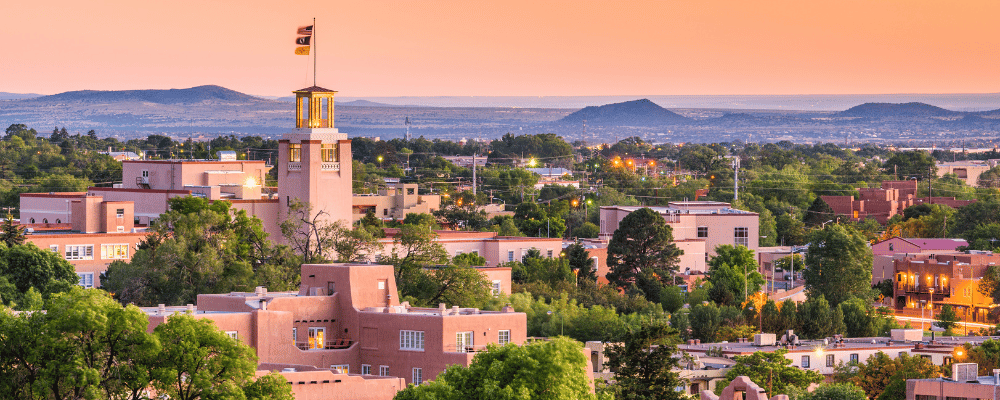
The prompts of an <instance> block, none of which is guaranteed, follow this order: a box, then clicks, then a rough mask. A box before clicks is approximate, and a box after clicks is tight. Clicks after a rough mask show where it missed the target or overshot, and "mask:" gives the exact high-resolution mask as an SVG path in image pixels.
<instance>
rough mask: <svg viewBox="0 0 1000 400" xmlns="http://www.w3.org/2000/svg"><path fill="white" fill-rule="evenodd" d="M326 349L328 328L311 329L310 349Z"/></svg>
mask: <svg viewBox="0 0 1000 400" xmlns="http://www.w3.org/2000/svg"><path fill="white" fill-rule="evenodd" d="M323 348H326V328H319V327H310V328H309V349H323Z"/></svg>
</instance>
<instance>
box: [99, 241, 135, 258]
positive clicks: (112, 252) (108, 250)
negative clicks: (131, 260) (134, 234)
mask: <svg viewBox="0 0 1000 400" xmlns="http://www.w3.org/2000/svg"><path fill="white" fill-rule="evenodd" d="M128 248H129V245H127V244H102V245H101V259H103V260H124V259H128Z"/></svg>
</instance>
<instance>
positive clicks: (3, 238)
mask: <svg viewBox="0 0 1000 400" xmlns="http://www.w3.org/2000/svg"><path fill="white" fill-rule="evenodd" d="M0 229H2V230H3V232H0V242H3V243H4V244H6V245H7V247H14V246H17V245H20V244H24V227H22V226H20V225H15V224H14V218H13V217H12V216H11V215H10V214H7V218H5V219H4V221H3V226H2V227H0Z"/></svg>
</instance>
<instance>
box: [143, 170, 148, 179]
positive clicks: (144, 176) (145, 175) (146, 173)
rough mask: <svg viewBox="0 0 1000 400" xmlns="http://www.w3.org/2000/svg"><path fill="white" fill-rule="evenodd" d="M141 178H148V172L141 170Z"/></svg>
mask: <svg viewBox="0 0 1000 400" xmlns="http://www.w3.org/2000/svg"><path fill="white" fill-rule="evenodd" d="M142 177H143V178H149V171H148V170H143V171H142Z"/></svg>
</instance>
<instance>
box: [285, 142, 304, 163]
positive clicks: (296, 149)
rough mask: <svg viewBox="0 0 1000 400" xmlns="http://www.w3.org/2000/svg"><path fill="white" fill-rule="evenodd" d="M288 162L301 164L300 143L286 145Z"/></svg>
mask: <svg viewBox="0 0 1000 400" xmlns="http://www.w3.org/2000/svg"><path fill="white" fill-rule="evenodd" d="M288 161H289V162H301V161H302V144H301V143H289V144H288Z"/></svg>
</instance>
